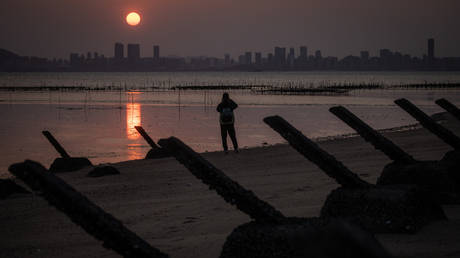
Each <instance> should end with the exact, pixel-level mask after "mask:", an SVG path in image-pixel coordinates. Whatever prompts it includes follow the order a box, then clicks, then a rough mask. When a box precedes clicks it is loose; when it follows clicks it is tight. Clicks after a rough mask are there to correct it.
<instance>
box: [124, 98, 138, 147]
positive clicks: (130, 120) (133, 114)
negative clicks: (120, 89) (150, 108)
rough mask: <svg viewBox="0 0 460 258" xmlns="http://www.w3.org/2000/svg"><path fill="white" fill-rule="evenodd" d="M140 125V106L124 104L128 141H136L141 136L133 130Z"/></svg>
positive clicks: (131, 103)
mask: <svg viewBox="0 0 460 258" xmlns="http://www.w3.org/2000/svg"><path fill="white" fill-rule="evenodd" d="M141 125H142V118H141V104H139V103H134V102H130V103H126V136H127V137H128V139H129V140H137V139H139V138H140V137H141V136H140V134H139V133H138V132H137V131H136V129H135V128H134V127H135V126H141Z"/></svg>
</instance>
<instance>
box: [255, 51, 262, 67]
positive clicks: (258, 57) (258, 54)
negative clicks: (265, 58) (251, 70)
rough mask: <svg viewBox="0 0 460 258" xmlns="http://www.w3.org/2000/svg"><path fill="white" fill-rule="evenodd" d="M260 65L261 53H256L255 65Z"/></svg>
mask: <svg viewBox="0 0 460 258" xmlns="http://www.w3.org/2000/svg"><path fill="white" fill-rule="evenodd" d="M261 64H262V53H260V52H256V65H261Z"/></svg>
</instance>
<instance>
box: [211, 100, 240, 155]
mask: <svg viewBox="0 0 460 258" xmlns="http://www.w3.org/2000/svg"><path fill="white" fill-rule="evenodd" d="M237 107H238V105H237V104H236V103H235V102H234V101H233V100H232V99H230V97H229V96H228V93H227V92H225V93H224V94H223V95H222V102H220V104H219V105H218V106H217V108H216V110H217V112H219V113H220V117H219V122H220V133H221V135H222V146H223V147H224V151H225V154H227V153H228V146H227V133H228V135H230V139H232V143H233V149H234V150H235V152H236V153H238V142H237V141H236V135H235V125H234V123H235V115H234V114H233V110H234V109H236V108H237Z"/></svg>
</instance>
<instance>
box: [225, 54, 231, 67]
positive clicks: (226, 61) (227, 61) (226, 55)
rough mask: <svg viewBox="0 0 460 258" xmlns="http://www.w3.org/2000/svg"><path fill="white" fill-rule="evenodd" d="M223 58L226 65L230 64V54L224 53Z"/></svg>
mask: <svg viewBox="0 0 460 258" xmlns="http://www.w3.org/2000/svg"><path fill="white" fill-rule="evenodd" d="M224 60H225V61H224V63H225V64H226V65H229V64H230V54H225V56H224Z"/></svg>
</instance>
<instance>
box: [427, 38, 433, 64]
mask: <svg viewBox="0 0 460 258" xmlns="http://www.w3.org/2000/svg"><path fill="white" fill-rule="evenodd" d="M433 61H434V39H428V62H430V63H432V62H433Z"/></svg>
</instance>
